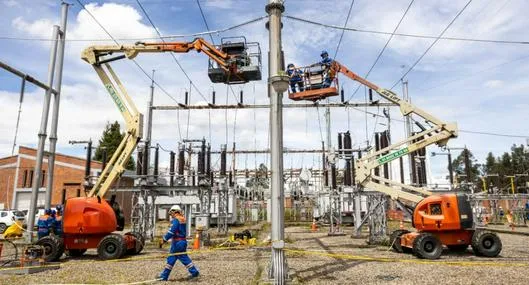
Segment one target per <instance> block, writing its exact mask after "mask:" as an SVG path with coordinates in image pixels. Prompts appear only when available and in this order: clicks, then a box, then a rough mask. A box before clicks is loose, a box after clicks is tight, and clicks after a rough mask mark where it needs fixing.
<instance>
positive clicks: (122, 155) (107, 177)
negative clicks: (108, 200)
mask: <svg viewBox="0 0 529 285" xmlns="http://www.w3.org/2000/svg"><path fill="white" fill-rule="evenodd" d="M92 66H93V67H94V69H95V70H96V72H97V75H99V78H101V81H103V84H104V85H105V88H106V89H107V91H108V93H109V94H110V96H111V97H112V100H113V101H114V103H115V104H116V106H117V107H118V109H119V111H120V112H121V115H123V118H124V119H125V126H126V133H125V137H124V138H123V140H122V141H121V143H120V144H119V146H118V148H117V149H116V151H115V152H114V154H113V155H112V158H111V159H110V161H109V162H108V163H107V165H106V167H105V169H103V172H102V173H101V175H100V176H99V178H98V179H97V182H96V184H95V185H94V187H93V188H92V190H91V191H90V193H88V197H95V196H98V197H101V198H102V197H104V196H105V194H106V193H107V192H108V190H109V189H110V187H111V186H112V184H113V183H114V182H115V181H116V180H117V179H118V178H119V177H120V176H121V175H122V174H123V172H124V171H125V166H126V164H127V162H128V161H129V159H130V156H131V155H132V152H133V151H134V149H135V148H136V145H137V144H138V141H139V140H140V139H141V136H142V130H143V115H142V114H141V113H139V112H138V109H137V108H136V105H134V102H132V100H131V98H130V97H129V95H128V94H127V91H126V90H125V87H124V86H123V84H121V82H120V81H119V79H118V77H117V76H116V74H115V73H114V71H113V70H112V68H111V67H110V65H108V64H104V65H99V64H93V65H92ZM105 69H106V70H105ZM108 74H110V76H111V77H112V80H111V78H110V77H109V76H108ZM116 85H117V86H118V89H116Z"/></svg>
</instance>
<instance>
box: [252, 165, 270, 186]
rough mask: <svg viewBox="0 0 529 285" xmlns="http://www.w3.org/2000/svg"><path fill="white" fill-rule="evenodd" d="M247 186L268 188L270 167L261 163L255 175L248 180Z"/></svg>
mask: <svg viewBox="0 0 529 285" xmlns="http://www.w3.org/2000/svg"><path fill="white" fill-rule="evenodd" d="M246 187H248V188H250V187H262V188H263V189H268V187H269V185H268V168H267V167H266V165H264V164H263V163H261V164H260V165H259V168H257V169H256V170H255V177H251V178H250V179H248V180H247V181H246Z"/></svg>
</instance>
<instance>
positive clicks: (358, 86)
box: [347, 0, 415, 101]
mask: <svg viewBox="0 0 529 285" xmlns="http://www.w3.org/2000/svg"><path fill="white" fill-rule="evenodd" d="M414 1H415V0H411V2H410V4H409V5H408V8H406V11H404V14H402V17H401V18H400V20H399V22H398V23H397V26H396V27H395V29H393V33H391V35H390V36H389V39H388V40H387V42H386V44H385V45H384V47H383V48H382V50H380V52H379V53H378V56H377V58H376V59H375V62H373V65H371V68H369V71H368V72H367V73H366V75H365V76H364V78H366V79H367V77H368V76H369V74H371V71H373V68H375V65H377V63H378V61H379V60H380V58H381V57H382V54H383V53H384V51H385V50H386V48H387V47H388V45H389V42H390V41H391V39H393V36H394V35H395V33H396V32H397V30H398V29H399V27H400V24H401V23H402V21H403V20H404V18H405V17H406V15H407V14H408V11H409V10H410V8H411V5H412V4H413V2H414ZM360 86H361V84H358V85H357V87H356V90H355V92H353V94H352V95H351V96H350V97H349V99H347V101H350V100H351V99H353V97H354V96H355V94H356V92H358V90H359V89H360Z"/></svg>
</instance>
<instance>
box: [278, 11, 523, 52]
mask: <svg viewBox="0 0 529 285" xmlns="http://www.w3.org/2000/svg"><path fill="white" fill-rule="evenodd" d="M283 18H287V19H290V20H294V21H298V22H303V23H307V24H312V25H317V26H322V27H325V28H331V29H337V30H346V31H350V32H358V33H367V34H378V35H387V36H389V35H391V34H392V33H390V32H383V31H376V30H367V29H357V28H344V27H340V26H336V25H329V24H324V23H320V22H316V21H312V20H307V19H303V18H298V17H294V16H290V15H284V16H283ZM395 36H399V37H409V38H418V39H437V36H431V35H419V34H407V33H395ZM439 39H440V40H450V41H464V42H481V43H493V44H517V45H529V41H521V40H491V39H475V38H467V37H440V38H439Z"/></svg>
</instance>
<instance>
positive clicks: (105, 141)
mask: <svg viewBox="0 0 529 285" xmlns="http://www.w3.org/2000/svg"><path fill="white" fill-rule="evenodd" d="M124 137H125V134H124V133H121V132H120V125H119V123H118V122H117V121H116V122H114V123H112V124H111V123H107V125H106V127H105V130H103V134H102V135H101V138H100V139H99V144H98V146H97V148H96V151H95V153H94V157H93V159H94V160H97V161H102V160H103V148H105V149H106V151H107V160H110V158H111V157H112V155H113V154H114V152H115V151H116V149H117V148H118V146H119V144H120V143H121V140H123V138H124ZM125 168H127V169H129V170H134V169H135V163H134V158H132V157H131V158H130V159H129V161H128V162H127V165H126V166H125Z"/></svg>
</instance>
